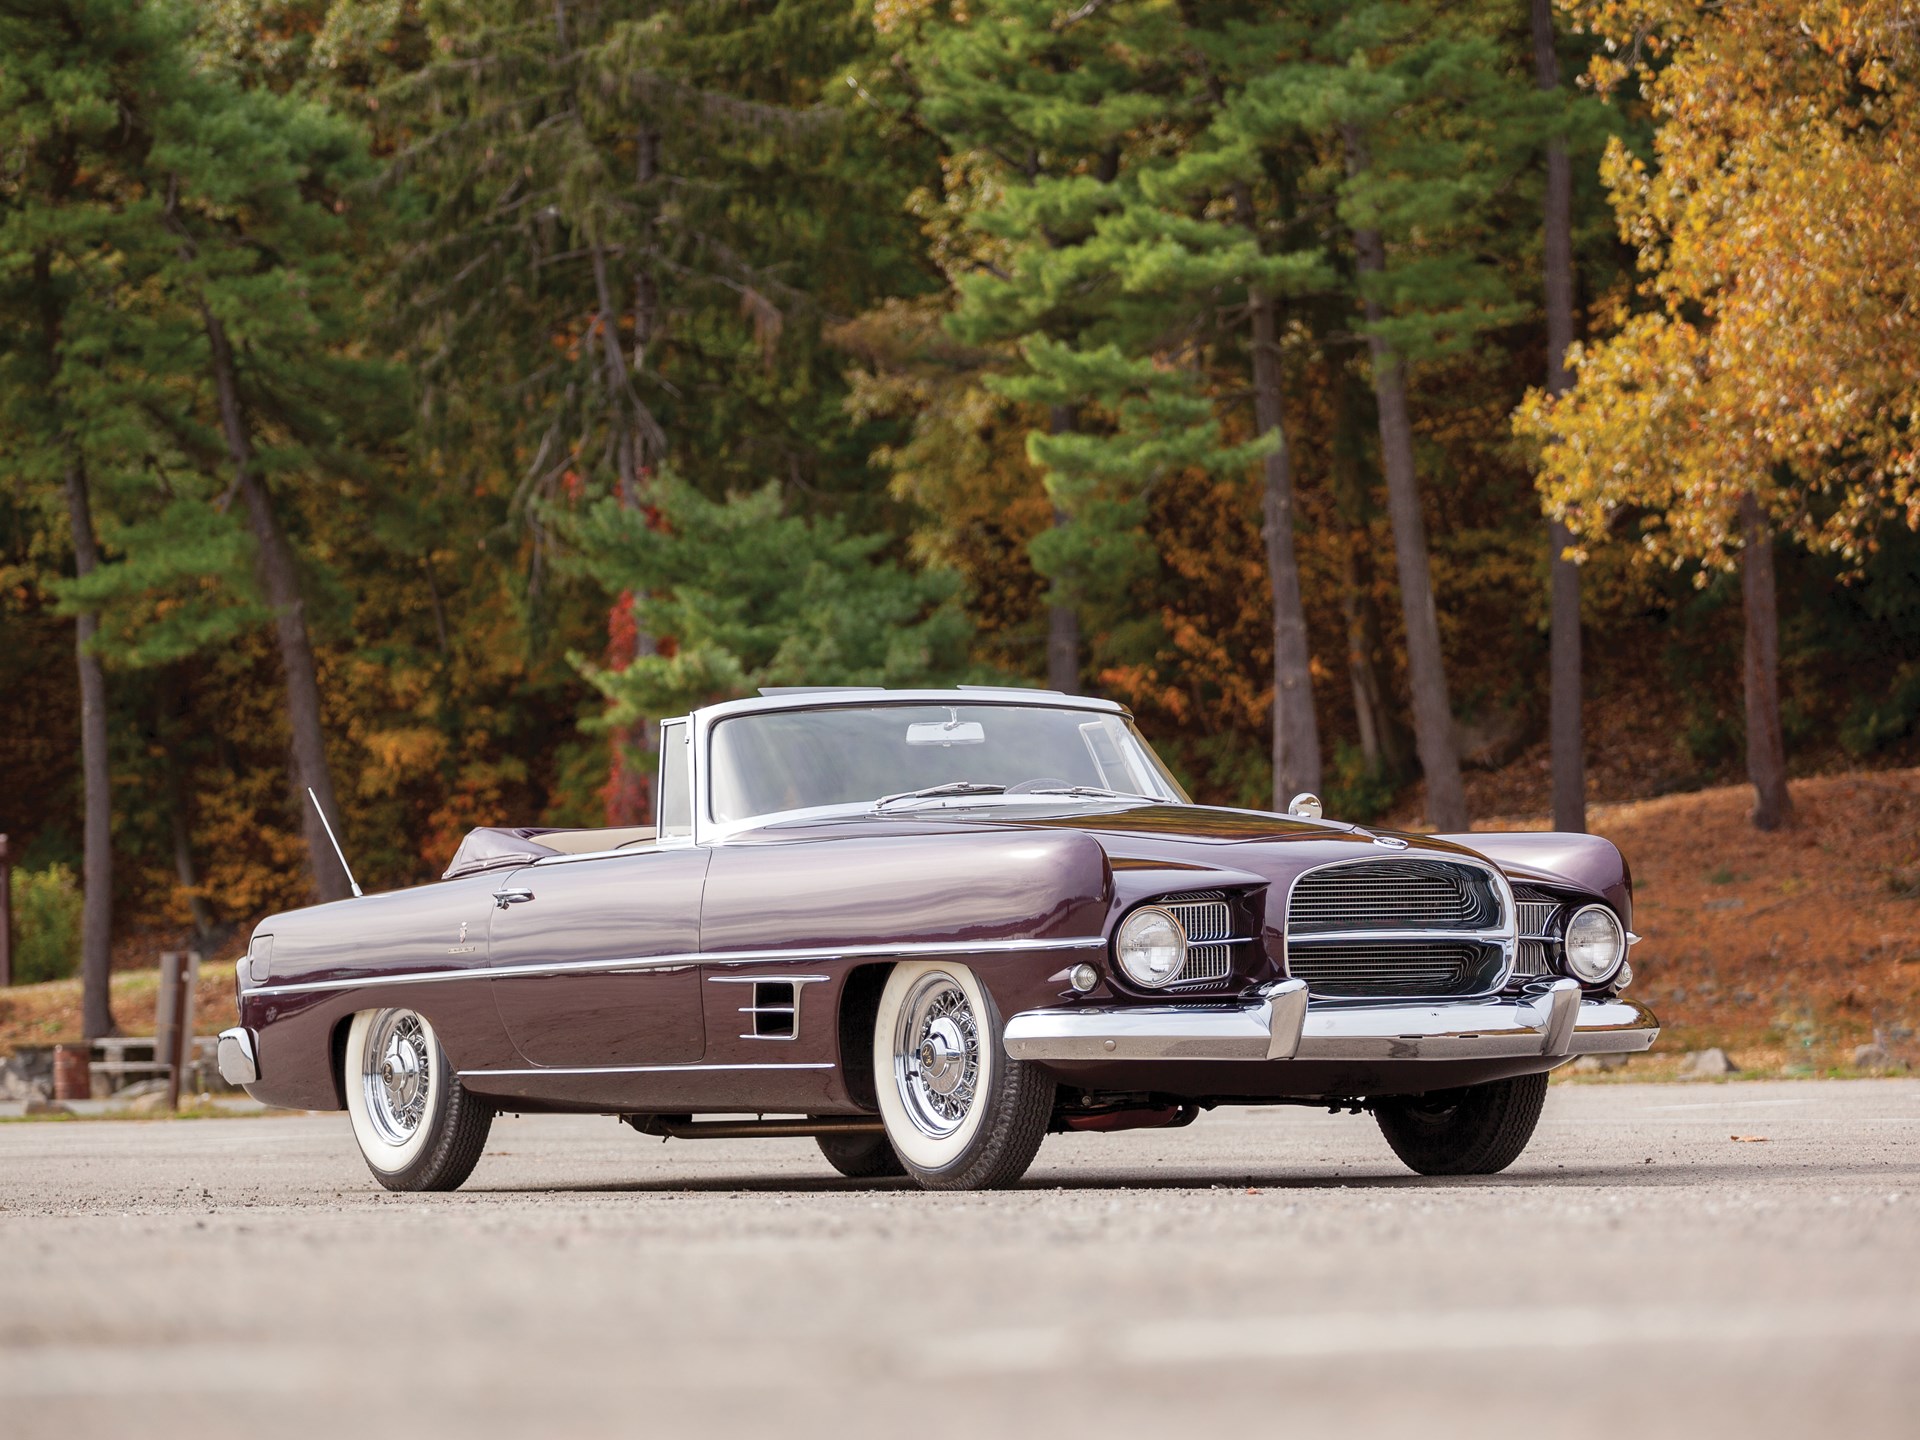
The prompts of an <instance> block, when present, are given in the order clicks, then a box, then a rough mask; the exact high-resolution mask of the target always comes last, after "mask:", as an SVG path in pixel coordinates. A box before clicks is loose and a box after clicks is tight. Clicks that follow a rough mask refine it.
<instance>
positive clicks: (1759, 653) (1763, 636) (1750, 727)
mask: <svg viewBox="0 0 1920 1440" xmlns="http://www.w3.org/2000/svg"><path fill="white" fill-rule="evenodd" d="M1740 528H1741V531H1742V533H1743V536H1744V540H1745V553H1744V555H1743V556H1742V560H1741V566H1740V591H1741V596H1742V598H1743V600H1744V601H1745V602H1746V621H1747V623H1746V698H1747V778H1748V779H1750V780H1752V781H1753V826H1754V828H1755V829H1756V830H1778V829H1779V828H1780V827H1781V826H1783V825H1786V824H1788V823H1789V822H1791V821H1792V819H1793V797H1792V796H1791V795H1790V794H1788V792H1787V747H1786V741H1785V740H1784V739H1783V738H1782V735H1781V732H1780V607H1779V601H1778V599H1777V598H1776V596H1775V595H1774V587H1773V530H1772V527H1771V526H1769V525H1768V523H1767V516H1766V512H1765V511H1763V510H1762V509H1761V508H1760V498H1759V496H1757V495H1755V494H1754V492H1753V491H1751V490H1749V491H1748V492H1747V493H1746V494H1745V495H1744V496H1742V497H1741V500H1740Z"/></svg>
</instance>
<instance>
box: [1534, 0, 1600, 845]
mask: <svg viewBox="0 0 1920 1440" xmlns="http://www.w3.org/2000/svg"><path fill="white" fill-rule="evenodd" d="M1532 3H1533V67H1534V78H1535V80H1536V82H1537V83H1538V84H1539V87H1540V89H1542V90H1544V91H1548V92H1552V91H1555V90H1558V89H1559V88H1560V59H1559V56H1557V55H1556V54H1555V53H1554V48H1553V0H1532ZM1545 205H1546V214H1545V217H1544V219H1545V229H1546V245H1545V261H1546V297H1547V393H1548V394H1549V395H1558V394H1560V393H1561V392H1563V391H1564V390H1566V389H1567V388H1568V386H1569V385H1571V384H1572V383H1573V377H1572V376H1571V375H1569V374H1568V373H1567V348H1568V347H1569V346H1570V345H1572V344H1573V167H1572V165H1571V164H1570V163H1569V161H1568V159H1567V142H1566V141H1565V140H1563V139H1561V138H1560V137H1559V136H1555V137H1554V138H1553V139H1552V140H1550V141H1548V142H1547V193H1546V201H1545ZM1547 543H1548V546H1549V548H1550V550H1551V554H1550V556H1549V558H1548V569H1549V574H1550V576H1551V587H1552V590H1551V593H1552V606H1553V608H1552V615H1553V640H1552V646H1551V653H1550V656H1549V661H1548V677H1549V683H1550V686H1551V691H1550V693H1551V699H1550V701H1549V709H1550V717H1551V718H1550V723H1549V725H1548V731H1549V733H1550V735H1551V737H1552V742H1553V828H1554V829H1556V830H1585V829H1586V828H1587V758H1586V741H1585V738H1584V737H1583V735H1582V734H1581V716H1580V710H1581V677H1580V567H1579V566H1578V565H1577V564H1575V563H1574V562H1573V561H1572V560H1569V559H1568V558H1567V554H1566V552H1567V547H1568V546H1569V545H1570V544H1572V543H1573V537H1572V536H1571V535H1570V534H1569V533H1568V531H1567V527H1566V526H1564V525H1562V524H1561V523H1560V522H1559V521H1558V520H1553V521H1549V522H1548V525H1547Z"/></svg>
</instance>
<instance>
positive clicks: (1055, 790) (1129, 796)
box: [1020, 785, 1153, 800]
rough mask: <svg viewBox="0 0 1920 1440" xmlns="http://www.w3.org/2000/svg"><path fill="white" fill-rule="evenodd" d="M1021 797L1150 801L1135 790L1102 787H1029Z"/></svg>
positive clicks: (1149, 798) (1150, 797)
mask: <svg viewBox="0 0 1920 1440" xmlns="http://www.w3.org/2000/svg"><path fill="white" fill-rule="evenodd" d="M1020 793H1021V794H1022V795H1088V796H1092V797H1094V798H1095V799H1100V800H1152V799H1153V796H1151V795H1142V794H1141V793H1140V792H1139V791H1137V790H1109V789H1107V787H1106V786H1104V785H1031V786H1028V787H1027V788H1026V789H1025V790H1022V791H1021V792H1020Z"/></svg>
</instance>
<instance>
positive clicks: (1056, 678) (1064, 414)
mask: <svg viewBox="0 0 1920 1440" xmlns="http://www.w3.org/2000/svg"><path fill="white" fill-rule="evenodd" d="M1047 428H1048V431H1049V432H1050V433H1051V434H1054V435H1065V434H1067V433H1068V432H1069V431H1071V430H1072V429H1073V407H1072V406H1071V405H1055V406H1054V407H1053V411H1052V413H1051V415H1049V416H1048V425H1047ZM1066 523H1067V513H1066V512H1065V511H1064V510H1062V509H1061V508H1060V507H1059V506H1058V505H1056V506H1054V507H1053V525H1054V528H1055V529H1056V530H1057V529H1059V528H1060V527H1061V526H1063V525H1065V524H1066ZM1047 688H1048V689H1049V690H1059V691H1062V692H1064V693H1065V694H1068V695H1072V694H1075V693H1077V692H1078V691H1079V689H1080V616H1079V613H1078V612H1077V611H1076V610H1075V609H1074V608H1073V606H1072V605H1071V604H1063V603H1061V602H1060V601H1057V600H1056V601H1053V602H1050V603H1049V604H1048V606H1047Z"/></svg>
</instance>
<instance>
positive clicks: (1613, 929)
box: [1560, 904, 1627, 985]
mask: <svg viewBox="0 0 1920 1440" xmlns="http://www.w3.org/2000/svg"><path fill="white" fill-rule="evenodd" d="M1583 921H1584V922H1588V924H1589V925H1591V924H1592V923H1594V922H1598V923H1600V924H1602V925H1604V927H1605V937H1606V938H1610V939H1611V941H1612V949H1613V953H1612V955H1611V957H1610V958H1609V959H1608V960H1607V962H1606V963H1605V964H1604V965H1600V966H1594V967H1591V968H1589V967H1587V966H1585V965H1582V964H1581V962H1580V961H1579V960H1576V959H1575V958H1574V956H1575V936H1574V931H1575V929H1576V927H1579V926H1581V924H1582V922H1583ZM1592 938H1593V939H1594V940H1599V939H1601V938H1603V937H1601V936H1598V935H1596V936H1594V937H1592ZM1580 943H1581V944H1582V946H1583V947H1584V946H1585V945H1586V944H1588V943H1590V942H1589V941H1582V942H1580ZM1560 955H1561V963H1562V965H1563V966H1564V968H1565V970H1566V972H1567V974H1568V975H1570V976H1572V977H1573V978H1574V979H1575V980H1578V981H1579V982H1580V983H1581V984H1582V985H1605V984H1606V983H1607V982H1609V981H1610V980H1612V979H1613V978H1614V977H1615V976H1616V975H1618V974H1619V973H1620V967H1621V966H1623V965H1625V964H1626V963H1627V927H1626V926H1624V925H1622V924H1621V923H1620V917H1619V916H1618V915H1616V914H1614V913H1613V907H1612V906H1611V905H1597V904H1596V905H1582V906H1581V907H1580V908H1579V909H1578V910H1575V911H1574V912H1573V913H1572V914H1571V915H1569V916H1568V917H1567V923H1566V926H1565V928H1564V929H1562V930H1561V932H1560Z"/></svg>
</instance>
